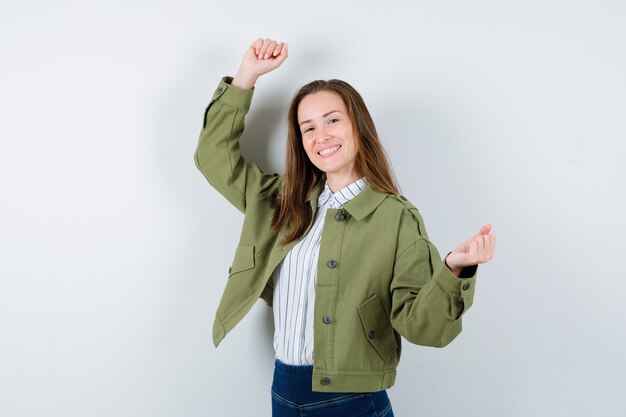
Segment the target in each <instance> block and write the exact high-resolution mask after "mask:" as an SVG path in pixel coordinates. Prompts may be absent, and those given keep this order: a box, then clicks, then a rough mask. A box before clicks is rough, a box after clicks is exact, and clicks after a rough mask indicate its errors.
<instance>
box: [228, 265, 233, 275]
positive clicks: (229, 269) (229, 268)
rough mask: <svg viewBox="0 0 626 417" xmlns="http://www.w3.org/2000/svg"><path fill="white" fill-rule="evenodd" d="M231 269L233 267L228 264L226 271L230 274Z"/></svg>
mask: <svg viewBox="0 0 626 417" xmlns="http://www.w3.org/2000/svg"><path fill="white" fill-rule="evenodd" d="M232 270H233V267H232V266H229V267H228V273H229V274H230V271H232Z"/></svg>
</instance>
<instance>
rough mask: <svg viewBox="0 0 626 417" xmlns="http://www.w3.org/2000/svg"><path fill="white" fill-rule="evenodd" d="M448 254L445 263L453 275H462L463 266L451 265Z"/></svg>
mask: <svg viewBox="0 0 626 417" xmlns="http://www.w3.org/2000/svg"><path fill="white" fill-rule="evenodd" d="M448 255H449V254H448ZM448 255H446V257H445V258H444V260H443V264H444V265H445V266H446V268H448V269H449V270H450V272H451V273H452V275H454V276H456V277H458V276H460V275H461V271H462V270H463V268H459V267H451V266H450V265H448Z"/></svg>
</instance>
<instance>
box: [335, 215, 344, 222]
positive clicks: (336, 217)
mask: <svg viewBox="0 0 626 417" xmlns="http://www.w3.org/2000/svg"><path fill="white" fill-rule="evenodd" d="M335 219H336V220H339V221H342V220H345V219H346V216H345V214H343V213H337V215H336V216H335Z"/></svg>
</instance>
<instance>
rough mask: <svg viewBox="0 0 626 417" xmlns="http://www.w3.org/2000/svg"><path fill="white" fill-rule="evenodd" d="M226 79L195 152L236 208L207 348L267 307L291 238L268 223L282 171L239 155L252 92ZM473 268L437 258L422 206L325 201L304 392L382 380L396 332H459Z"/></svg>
mask: <svg viewBox="0 0 626 417" xmlns="http://www.w3.org/2000/svg"><path fill="white" fill-rule="evenodd" d="M230 82H232V77H223V78H222V79H221V80H220V82H219V86H218V87H217V89H216V90H215V93H214V94H213V98H212V99H211V101H210V103H209V105H208V106H207V108H206V111H205V114H204V121H203V125H202V130H201V132H200V138H199V141H198V147H197V149H196V152H195V156H194V157H195V163H196V166H197V167H198V169H199V170H200V171H201V172H202V174H203V175H204V176H205V177H206V179H207V180H208V182H209V183H210V184H211V185H212V186H213V187H214V188H215V189H216V190H217V191H218V192H219V193H220V194H222V195H223V196H224V197H225V198H226V199H227V200H228V201H230V202H231V203H232V204H233V205H234V206H235V207H236V208H237V209H239V211H241V212H242V213H244V215H245V217H244V222H243V229H242V231H241V236H240V239H239V245H238V247H237V249H236V250H235V254H234V257H233V260H232V264H231V266H230V268H229V270H228V281H227V282H226V284H225V289H224V292H223V294H222V298H221V300H220V303H219V306H218V308H217V312H216V314H215V321H214V324H213V343H214V344H215V346H216V347H217V346H218V344H219V343H220V341H221V340H222V339H223V338H224V337H225V336H226V334H227V333H228V332H229V331H230V330H232V329H233V328H234V327H235V326H236V325H237V323H239V321H240V320H241V319H242V318H243V317H244V316H245V315H246V314H247V313H248V311H250V309H251V307H252V306H253V304H254V303H255V302H256V301H257V300H258V299H259V298H262V299H263V300H265V302H266V303H267V304H268V305H269V306H270V307H271V306H272V296H273V282H272V279H271V277H272V272H273V271H274V269H275V268H276V266H277V265H278V264H279V263H280V262H281V260H282V259H283V258H284V257H285V255H286V254H287V252H289V250H290V249H291V248H292V247H293V246H294V245H295V244H296V243H297V242H296V241H294V242H291V243H290V244H287V245H286V246H285V247H282V246H281V245H280V244H279V243H278V242H279V240H280V239H281V238H282V237H283V236H284V235H285V233H286V232H287V230H286V228H283V229H282V230H281V231H280V232H278V233H275V232H273V231H271V230H270V223H271V219H272V209H271V208H270V207H269V204H268V198H269V196H270V194H271V192H272V191H273V190H275V189H276V188H277V187H280V184H281V182H282V180H283V175H280V174H277V173H265V172H263V171H261V169H259V167H258V166H257V165H256V164H255V163H253V162H250V161H247V160H245V159H244V158H242V156H241V154H240V151H239V138H240V137H241V134H242V132H243V129H244V118H245V115H246V113H247V112H248V110H249V108H250V103H251V101H252V95H253V92H254V89H250V90H245V89H241V88H237V87H234V86H231V85H230ZM321 191H322V187H321V186H319V187H317V188H316V189H315V190H314V192H313V193H312V195H310V196H309V198H308V199H307V201H308V203H309V204H310V205H311V208H312V210H313V213H314V214H315V211H316V209H317V198H318V196H319V194H320V192H321ZM339 214H343V216H340V215H339ZM311 224H312V222H311ZM311 224H310V225H309V227H310V226H311ZM307 231H308V229H307ZM216 238H217V237H216ZM476 270H477V267H471V268H466V269H464V275H462V276H468V277H467V278H464V279H459V278H458V277H456V276H454V275H453V274H452V273H451V272H450V271H449V270H448V268H447V267H445V265H444V264H443V262H442V260H441V258H440V256H439V253H438V251H437V248H436V247H435V245H433V244H432V243H431V242H430V240H429V238H428V235H427V234H426V230H425V228H424V222H423V220H422V217H421V215H420V213H419V212H418V211H417V209H416V208H415V207H414V206H413V205H412V204H411V203H410V202H409V201H408V200H407V199H406V198H405V197H404V196H395V195H391V194H387V193H380V192H377V191H375V190H374V189H372V188H371V187H370V186H369V185H368V186H367V187H365V189H363V191H361V192H360V193H359V194H357V196H356V197H354V198H353V199H351V200H350V201H349V202H348V203H346V204H345V205H344V206H343V208H340V209H333V208H329V209H328V210H327V212H326V218H325V220H324V233H323V235H322V241H321V244H320V253H319V266H318V275H317V284H316V287H315V291H316V296H315V306H314V312H315V317H317V319H316V322H315V323H314V330H313V335H314V346H313V350H314V366H313V381H312V383H313V391H328V392H373V391H379V390H382V389H386V388H389V387H391V386H392V385H393V384H394V382H395V378H396V367H397V365H398V362H399V360H400V352H401V337H400V336H403V337H404V338H405V339H407V340H408V341H409V342H411V343H415V344H418V345H425V346H435V347H443V346H445V345H447V344H448V343H450V342H451V341H452V340H453V339H454V338H455V337H456V336H457V335H458V334H459V333H460V332H461V316H462V315H463V314H464V313H465V311H467V309H468V308H469V307H470V306H471V304H472V300H473V296H474V286H475V285H474V284H475V280H476ZM329 317H330V319H329ZM324 318H326V319H324ZM323 319H324V320H323Z"/></svg>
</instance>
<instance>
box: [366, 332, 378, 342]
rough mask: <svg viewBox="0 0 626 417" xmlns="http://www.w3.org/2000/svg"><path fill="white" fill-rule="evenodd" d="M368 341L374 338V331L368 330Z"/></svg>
mask: <svg viewBox="0 0 626 417" xmlns="http://www.w3.org/2000/svg"><path fill="white" fill-rule="evenodd" d="M367 337H368V339H370V340H371V339H373V338H375V337H376V332H375V331H374V330H370V332H369V333H368V334H367Z"/></svg>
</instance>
